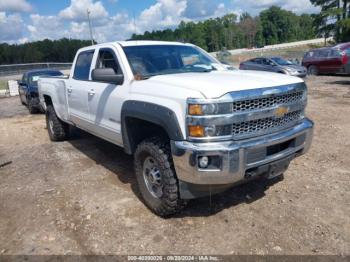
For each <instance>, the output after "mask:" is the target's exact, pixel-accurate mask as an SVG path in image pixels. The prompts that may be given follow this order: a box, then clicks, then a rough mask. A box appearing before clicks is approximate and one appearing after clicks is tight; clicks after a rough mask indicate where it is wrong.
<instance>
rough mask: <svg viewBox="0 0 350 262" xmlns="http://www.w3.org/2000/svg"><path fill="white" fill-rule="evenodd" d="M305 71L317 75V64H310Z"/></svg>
mask: <svg viewBox="0 0 350 262" xmlns="http://www.w3.org/2000/svg"><path fill="white" fill-rule="evenodd" d="M307 73H308V75H315V76H317V75H318V73H319V72H318V68H317V66H314V65H311V66H309V67H308V68H307Z"/></svg>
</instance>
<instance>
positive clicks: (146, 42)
mask: <svg viewBox="0 0 350 262" xmlns="http://www.w3.org/2000/svg"><path fill="white" fill-rule="evenodd" d="M115 44H119V45H121V46H122V47H125V46H141V45H184V46H192V44H190V43H180V42H170V41H151V40H132V41H116V42H108V43H101V44H96V45H92V46H86V47H83V48H81V49H80V50H88V49H90V48H93V47H101V46H105V45H115Z"/></svg>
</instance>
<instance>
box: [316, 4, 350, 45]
mask: <svg viewBox="0 0 350 262" xmlns="http://www.w3.org/2000/svg"><path fill="white" fill-rule="evenodd" d="M310 1H311V3H312V4H314V5H315V6H319V7H320V8H321V11H320V13H319V14H316V15H314V16H313V18H314V25H315V27H316V28H317V31H318V33H319V34H321V35H323V36H324V37H328V36H334V37H335V40H336V42H347V41H350V0H310Z"/></svg>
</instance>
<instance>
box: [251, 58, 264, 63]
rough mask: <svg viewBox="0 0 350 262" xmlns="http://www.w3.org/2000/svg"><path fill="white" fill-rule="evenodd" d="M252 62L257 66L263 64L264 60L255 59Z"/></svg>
mask: <svg viewBox="0 0 350 262" xmlns="http://www.w3.org/2000/svg"><path fill="white" fill-rule="evenodd" d="M252 61H253V63H256V64H262V58H255V59H253V60H252Z"/></svg>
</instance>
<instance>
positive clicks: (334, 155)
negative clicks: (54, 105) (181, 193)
mask: <svg viewBox="0 0 350 262" xmlns="http://www.w3.org/2000/svg"><path fill="white" fill-rule="evenodd" d="M307 82H308V85H309V107H308V110H307V114H308V116H309V117H311V118H312V119H313V120H314V121H315V124H316V130H315V137H314V141H313V146H312V149H311V151H310V152H309V153H308V154H307V155H305V156H303V157H301V158H299V159H297V160H296V161H294V162H293V163H292V164H291V166H290V168H289V170H288V171H287V172H286V173H285V178H284V180H282V181H272V182H266V181H256V182H253V183H250V184H247V185H242V186H239V187H236V188H234V189H231V190H229V191H228V192H226V193H224V194H220V195H217V196H215V197H212V198H211V199H209V198H204V199H198V200H194V201H192V202H191V203H190V204H189V206H188V208H187V209H186V210H185V211H184V212H182V213H181V214H179V215H178V216H177V217H175V218H170V219H162V218H159V217H157V216H155V215H154V214H152V213H151V212H150V211H149V210H148V209H147V208H146V207H145V206H144V205H143V204H142V203H141V201H140V200H139V199H138V197H139V193H138V191H137V186H136V180H135V178H134V176H133V164H132V161H133V160H132V157H130V156H127V155H125V154H124V153H123V151H122V150H121V149H119V148H118V147H116V146H114V145H111V144H109V143H106V142H104V141H102V140H100V139H97V138H95V137H93V136H90V135H87V134H79V133H77V134H76V135H75V136H74V137H73V138H72V139H71V140H70V141H68V142H62V143H52V142H50V141H49V139H48V135H47V130H46V129H45V120H44V115H40V114H39V115H29V114H28V111H27V110H26V109H25V107H23V106H22V105H21V104H20V103H19V98H7V99H0V134H1V135H0V164H1V163H4V162H7V161H12V163H10V164H8V165H5V166H3V167H1V168H0V253H2V254H169V253H175V254H203V253H205V254H348V255H349V254H350V244H349V243H350V216H349V214H350V205H349V203H350V161H349V160H350V157H349V155H350V96H349V97H346V96H345V97H344V95H345V94H346V93H347V92H350V78H349V77H340V76H339V77H335V76H329V77H325V76H323V77H317V78H309V79H308V80H307Z"/></svg>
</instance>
